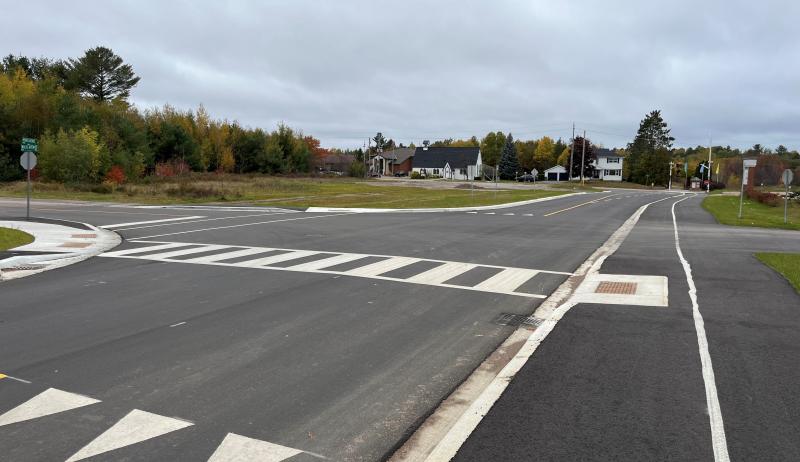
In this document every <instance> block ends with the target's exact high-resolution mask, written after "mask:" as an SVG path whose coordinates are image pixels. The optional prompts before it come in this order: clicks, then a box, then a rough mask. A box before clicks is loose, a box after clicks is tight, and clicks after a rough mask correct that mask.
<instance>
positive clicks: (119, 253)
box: [105, 242, 191, 257]
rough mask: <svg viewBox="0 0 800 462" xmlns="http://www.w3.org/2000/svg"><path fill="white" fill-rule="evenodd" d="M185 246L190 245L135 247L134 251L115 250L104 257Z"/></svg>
mask: <svg viewBox="0 0 800 462" xmlns="http://www.w3.org/2000/svg"><path fill="white" fill-rule="evenodd" d="M187 245H191V243H185V242H167V243H164V244H159V245H154V246H150V247H137V248H135V249H126V250H116V251H113V252H106V253H105V255H110V254H113V255H114V256H115V257H122V256H125V255H131V254H136V253H140V252H150V251H152V250H166V249H173V248H175V247H185V246H187Z"/></svg>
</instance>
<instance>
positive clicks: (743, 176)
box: [739, 159, 747, 219]
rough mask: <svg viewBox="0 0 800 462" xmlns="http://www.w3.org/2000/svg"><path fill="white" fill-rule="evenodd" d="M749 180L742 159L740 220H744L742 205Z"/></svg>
mask: <svg viewBox="0 0 800 462" xmlns="http://www.w3.org/2000/svg"><path fill="white" fill-rule="evenodd" d="M746 178H747V169H746V168H745V167H744V159H742V181H741V183H742V190H741V191H740V192H739V219H741V218H742V203H743V202H744V182H745V179H746Z"/></svg>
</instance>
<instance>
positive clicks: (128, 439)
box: [67, 409, 194, 462]
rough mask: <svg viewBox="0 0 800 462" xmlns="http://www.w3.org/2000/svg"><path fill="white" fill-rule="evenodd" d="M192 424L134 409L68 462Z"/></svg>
mask: <svg viewBox="0 0 800 462" xmlns="http://www.w3.org/2000/svg"><path fill="white" fill-rule="evenodd" d="M191 425H194V424H192V423H191V422H187V421H185V420H179V419H173V418H171V417H164V416H161V415H158V414H151V413H149V412H145V411H140V410H138V409H134V410H132V411H131V412H129V413H128V415H126V416H125V417H123V418H121V419H120V420H119V422H117V423H115V424H114V425H113V426H112V427H111V428H109V429H108V430H106V431H104V432H103V433H102V434H101V435H100V436H98V437H97V438H95V439H94V440H93V441H92V442H91V443H89V444H87V445H86V446H84V447H83V448H82V449H81V450H80V451H78V452H76V453H75V454H73V455H72V457H70V458H69V459H67V462H75V461H77V460H83V459H86V458H88V457H92V456H96V455H98V454H102V453H104V452H108V451H112V450H114V449H119V448H122V447H125V446H130V445H131V444H136V443H140V442H142V441H145V440H149V439H150V438H155V437H156V436H161V435H163V434H165V433H169V432H174V431H176V430H180V429H182V428H186V427H189V426H191Z"/></svg>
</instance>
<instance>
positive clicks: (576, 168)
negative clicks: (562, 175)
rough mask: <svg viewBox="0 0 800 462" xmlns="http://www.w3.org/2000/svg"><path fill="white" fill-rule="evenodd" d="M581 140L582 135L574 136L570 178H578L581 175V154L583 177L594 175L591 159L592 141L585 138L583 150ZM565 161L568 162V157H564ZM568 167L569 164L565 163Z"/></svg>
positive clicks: (592, 152) (592, 151)
mask: <svg viewBox="0 0 800 462" xmlns="http://www.w3.org/2000/svg"><path fill="white" fill-rule="evenodd" d="M583 140H584V138H583V137H582V136H576V137H575V142H574V144H573V151H574V153H573V154H572V172H570V174H571V175H572V178H580V177H581V156H583V177H584V178H591V177H592V176H594V165H593V164H592V161H593V160H594V148H593V147H592V142H591V141H590V140H589V139H588V138H586V151H584V147H583ZM566 161H567V163H569V157H567V159H566ZM566 167H567V168H569V165H566Z"/></svg>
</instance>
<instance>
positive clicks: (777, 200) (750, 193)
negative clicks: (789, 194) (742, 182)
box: [745, 188, 782, 207]
mask: <svg viewBox="0 0 800 462" xmlns="http://www.w3.org/2000/svg"><path fill="white" fill-rule="evenodd" d="M745 194H747V197H748V198H750V199H753V200H754V201H758V202H760V203H762V204H764V205H768V206H770V207H777V206H778V205H779V204H781V201H782V198H781V196H779V195H777V194H774V193H771V192H764V191H759V190H757V189H754V188H747V191H746V192H745Z"/></svg>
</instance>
